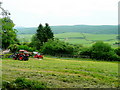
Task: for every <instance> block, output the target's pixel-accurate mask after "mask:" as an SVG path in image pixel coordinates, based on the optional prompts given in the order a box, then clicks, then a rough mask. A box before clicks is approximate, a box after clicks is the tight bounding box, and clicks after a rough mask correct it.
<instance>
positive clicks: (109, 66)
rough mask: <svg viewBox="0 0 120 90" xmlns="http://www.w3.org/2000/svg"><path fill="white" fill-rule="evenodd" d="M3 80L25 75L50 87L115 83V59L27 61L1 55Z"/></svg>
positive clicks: (91, 86)
mask: <svg viewBox="0 0 120 90" xmlns="http://www.w3.org/2000/svg"><path fill="white" fill-rule="evenodd" d="M2 69H3V73H2V74H3V80H7V81H12V80H14V79H16V78H17V77H25V78H27V79H30V80H37V81H42V82H45V83H47V86H48V87H50V88H61V87H66V88H72V87H75V88H83V87H84V88H95V87H101V88H110V87H117V86H118V83H117V80H118V79H117V77H118V76H117V75H118V64H117V62H106V61H93V60H90V59H70V60H68V59H59V58H51V57H45V58H44V60H37V59H33V58H31V59H30V60H29V61H18V60H12V59H3V63H2Z"/></svg>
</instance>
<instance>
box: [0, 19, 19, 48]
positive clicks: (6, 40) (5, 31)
mask: <svg viewBox="0 0 120 90" xmlns="http://www.w3.org/2000/svg"><path fill="white" fill-rule="evenodd" d="M0 21H1V23H2V30H1V33H2V48H3V49H7V48H8V46H9V45H11V44H15V43H18V42H19V41H18V39H17V34H16V32H17V30H16V29H13V27H14V25H15V24H14V23H13V21H12V20H11V19H10V18H9V17H5V18H1V19H0Z"/></svg>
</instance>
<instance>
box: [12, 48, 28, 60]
mask: <svg viewBox="0 0 120 90" xmlns="http://www.w3.org/2000/svg"><path fill="white" fill-rule="evenodd" d="M13 59H14V60H24V61H27V60H28V59H29V54H28V51H26V50H19V53H16V54H14V56H13Z"/></svg>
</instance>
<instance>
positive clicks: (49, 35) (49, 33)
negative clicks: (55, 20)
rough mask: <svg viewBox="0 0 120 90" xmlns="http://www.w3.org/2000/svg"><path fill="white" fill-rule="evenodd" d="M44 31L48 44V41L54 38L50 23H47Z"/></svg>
mask: <svg viewBox="0 0 120 90" xmlns="http://www.w3.org/2000/svg"><path fill="white" fill-rule="evenodd" d="M44 31H45V42H47V41H48V39H53V37H54V36H53V32H52V30H51V28H50V26H49V24H48V23H45V27H44Z"/></svg>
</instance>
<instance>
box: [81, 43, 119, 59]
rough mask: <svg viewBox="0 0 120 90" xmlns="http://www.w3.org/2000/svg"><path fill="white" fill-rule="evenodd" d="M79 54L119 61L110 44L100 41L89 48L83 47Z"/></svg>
mask: <svg viewBox="0 0 120 90" xmlns="http://www.w3.org/2000/svg"><path fill="white" fill-rule="evenodd" d="M80 55H86V56H89V57H90V58H92V59H96V60H107V61H120V57H119V56H118V55H116V53H115V52H114V50H113V49H112V48H111V46H110V45H109V44H107V43H103V42H102V41H97V42H96V43H95V44H93V45H92V47H90V48H83V49H82V50H81V52H80Z"/></svg>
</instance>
